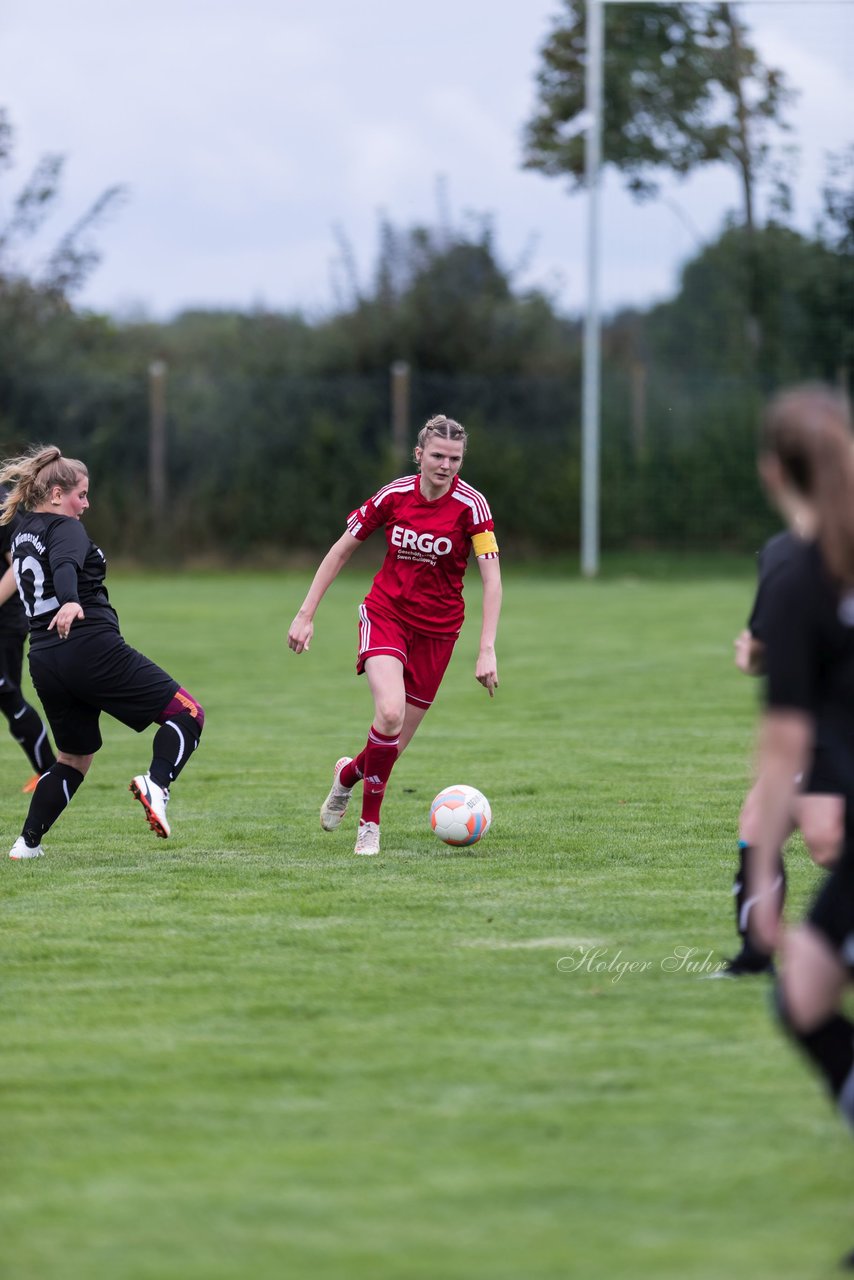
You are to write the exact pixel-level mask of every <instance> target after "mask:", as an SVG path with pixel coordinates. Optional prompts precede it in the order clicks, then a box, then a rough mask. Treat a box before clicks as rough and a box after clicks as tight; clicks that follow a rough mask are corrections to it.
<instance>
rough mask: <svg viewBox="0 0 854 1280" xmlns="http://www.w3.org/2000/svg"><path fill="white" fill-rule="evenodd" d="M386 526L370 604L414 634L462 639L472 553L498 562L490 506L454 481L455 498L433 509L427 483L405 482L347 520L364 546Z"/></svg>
mask: <svg viewBox="0 0 854 1280" xmlns="http://www.w3.org/2000/svg"><path fill="white" fill-rule="evenodd" d="M380 525H385V530H386V542H387V544H388V551H387V552H386V557H385V560H384V561H383V563H382V566H381V568H380V571H379V573H378V574H377V576H376V577H375V578H374V581H373V584H372V586H371V589H370V591H369V592H368V595H367V597H366V599H367V601H369V602H371V603H373V604H376V605H379V606H380V607H381V608H384V609H391V610H392V612H394V613H395V614H397V615H398V617H400V618H401V619H402V620H403V621H404V622H405V623H406V624H407V625H408V626H410V627H411V628H412V629H413V630H414V631H420V632H423V633H424V634H425V635H431V636H447V635H457V634H458V632H459V630H460V627H461V626H462V625H463V617H464V616H465V605H464V603H463V575H464V574H465V571H466V565H467V564H468V558H469V553H470V552H471V549H472V546H474V551H475V555H476V556H477V557H478V559H485V560H491V559H493V558H494V557H495V556H497V555H498V544H497V543H496V541H495V534H494V532H493V530H494V527H495V526H494V525H493V523H492V513H491V511H490V510H489V505H488V503H487V501H486V498H484V496H483V494H482V493H478V491H477V489H473V488H472V487H471V485H469V484H466V483H465V481H463V480H461V479H460V478H459V476H454V479H453V480H452V481H451V487H450V489H449V490H448V492H447V493H446V494H443V496H442V497H441V498H437V499H436V500H435V502H428V500H427V499H426V498H425V497H423V496H422V494H421V483H420V477H419V476H402V477H401V479H400V480H392V482H391V484H387V485H385V486H384V487H383V488H382V489H380V490H379V492H378V493H375V494H374V496H373V497H372V498H368V500H367V502H366V503H365V504H364V505H363V506H361V507H359V508H358V509H357V510H356V511H352V512H351V513H350V515H349V517H348V519H347V528H348V529H349V530H350V532H351V533H352V535H353V537H354V538H358V540H359V541H360V542H364V540H365V538H367V537H369V536H370V534H372V533H373V531H374V530H375V529H378V528H379V527H380Z"/></svg>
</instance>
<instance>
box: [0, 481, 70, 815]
mask: <svg viewBox="0 0 854 1280" xmlns="http://www.w3.org/2000/svg"><path fill="white" fill-rule="evenodd" d="M4 496H5V495H4V494H3V493H2V492H0V502H2V500H3V497H4ZM11 541H12V527H11V526H10V525H0V712H2V713H3V715H4V716H5V717H6V719H7V720H8V722H9V732H10V733H11V735H12V737H13V738H14V739H15V741H16V742H17V743H18V745H19V746H20V747H21V748H22V749H23V751H24V754H25V755H26V757H27V759H28V760H29V762H30V766H31V768H32V769H33V770H34V771H35V777H33V778H31V779H30V781H29V782H28V783H27V784H26V786H25V787H24V788H23V790H24V791H34V790H35V787H36V783H37V782H38V780H39V775H40V774H42V773H44V772H45V770H46V769H49V768H50V767H51V765H53V764H55V763H56V756H55V755H54V754H53V748H52V747H51V745H50V739H49V738H48V736H47V726H46V725H45V723H44V721H43V720H42V718H41V716H40V715H39V713H38V712H37V711H36V709H35V707H31V706H30V704H29V703H28V702H27V701H26V700H25V698H24V695H23V693H22V692H21V673H22V671H23V669H24V641H25V640H26V638H27V632H28V631H29V627H28V626H27V615H26V614H25V613H24V606H23V604H22V603H21V598H20V596H19V595H18V584H17V583H16V581H15V573H14V570H13V569H12V567H11V566H12V555H11V552H10V550H9V548H10V546H11Z"/></svg>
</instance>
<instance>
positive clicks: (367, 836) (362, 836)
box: [353, 822, 380, 857]
mask: <svg viewBox="0 0 854 1280" xmlns="http://www.w3.org/2000/svg"><path fill="white" fill-rule="evenodd" d="M379 851H380V829H379V827H378V826H377V824H376V823H375V822H360V823H359V834H358V835H357V836H356V847H355V848H354V850H353V852H354V853H361V854H364V855H365V856H367V857H372V856H373V855H374V854H375V853H379Z"/></svg>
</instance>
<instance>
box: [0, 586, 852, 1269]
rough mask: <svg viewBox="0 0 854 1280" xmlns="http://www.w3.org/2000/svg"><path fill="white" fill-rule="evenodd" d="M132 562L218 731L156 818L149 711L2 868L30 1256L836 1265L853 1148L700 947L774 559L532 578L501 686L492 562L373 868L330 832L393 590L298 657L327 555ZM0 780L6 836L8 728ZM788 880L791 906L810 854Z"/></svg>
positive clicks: (717, 899) (17, 1265)
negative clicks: (270, 566)
mask: <svg viewBox="0 0 854 1280" xmlns="http://www.w3.org/2000/svg"><path fill="white" fill-rule="evenodd" d="M111 582H112V593H113V598H114V600H115V602H116V604H117V607H118V609H119V612H120V616H121V618H122V623H123V630H124V633H125V635H126V636H127V637H128V639H129V640H130V641H131V643H134V644H136V645H137V646H138V647H139V648H141V649H143V650H144V651H146V652H149V653H150V654H151V656H152V657H154V658H156V659H157V660H158V661H160V662H161V663H162V664H163V665H165V666H167V667H168V668H169V669H170V670H172V671H173V672H174V674H175V675H176V676H177V677H179V678H180V679H181V681H182V682H183V683H184V684H185V685H186V686H187V687H188V688H189V689H191V690H192V691H193V692H194V693H195V694H196V695H197V696H198V697H199V699H200V700H201V701H202V702H203V703H204V705H205V708H206V711H207V716H208V719H207V725H206V729H205V735H204V738H203V741H202V747H201V749H200V750H199V753H198V755H197V756H196V758H195V759H194V760H193V761H192V763H191V764H190V766H189V767H188V769H187V770H186V772H185V773H184V775H183V776H182V778H181V779H180V781H179V782H178V783H177V784H176V786H175V788H174V790H173V799H172V804H171V806H170V820H171V821H172V823H173V831H174V835H173V838H172V839H170V840H169V841H168V842H163V841H158V840H156V839H154V838H153V837H152V836H151V835H150V834H149V832H148V830H147V828H146V826H145V823H144V820H143V816H142V812H141V810H140V809H139V806H138V805H136V804H135V802H134V801H133V800H132V798H131V797H130V795H129V793H128V792H127V783H128V780H129V778H130V777H131V776H132V774H134V773H137V772H139V771H140V770H142V769H144V768H145V767H147V763H148V759H149V744H150V738H151V735H150V734H145V735H143V736H141V737H137V736H136V735H134V734H132V733H131V732H129V731H128V730H126V729H124V728H122V727H121V726H119V725H117V724H115V723H113V722H111V721H105V724H104V736H105V749H104V751H103V752H102V754H101V755H100V756H99V757H98V759H97V760H96V763H95V765H94V767H93V770H92V772H91V773H90V775H89V779H88V780H87V782H86V785H85V786H84V788H83V789H82V790H81V791H80V792H79V793H78V796H77V798H76V799H75V801H74V804H73V805H72V807H71V808H70V809H69V811H68V812H67V813H66V814H65V816H64V817H63V819H62V820H61V821H60V823H59V824H58V825H57V827H56V828H55V829H54V830H53V831H52V832H51V833H50V834H49V835H48V836H47V837H46V838H45V841H44V844H45V848H46V850H47V856H46V857H45V858H44V859H43V860H40V861H39V862H37V863H33V864H22V865H17V864H13V863H10V862H9V861H8V859H6V858H5V857H4V858H3V859H2V863H3V865H2V869H0V875H1V876H2V885H0V903H2V944H1V945H2V975H3V977H2V1049H0V1080H1V1081H2V1098H3V1102H2V1115H0V1123H2V1136H0V1172H2V1179H0V1271H2V1274H3V1275H4V1276H8V1277H9V1278H10V1280H68V1278H69V1277H77V1276H81V1277H87V1278H88V1280H108V1278H109V1280H172V1278H173V1277H174V1278H175V1280H178V1278H179V1277H180V1280H237V1278H238V1277H240V1278H241V1280H242V1278H244V1277H251V1278H253V1280H268V1278H270V1280H272V1278H273V1277H277V1278H278V1277H289V1278H291V1277H293V1278H296V1280H299V1278H300V1277H303V1276H305V1277H315V1278H317V1280H333V1278H334V1280H339V1278H340V1280H351V1278H352V1280H361V1278H362V1277H364V1278H365V1280H410V1278H412V1280H415V1278H416V1277H417V1278H418V1280H546V1278H549V1280H558V1278H561V1280H563V1278H566V1277H572V1278H573V1280H574V1278H575V1277H577V1278H578V1280H606V1278H608V1280H610V1278H611V1277H613V1278H615V1280H621V1278H623V1277H632V1278H633V1280H638V1278H640V1280H670V1278H671V1277H673V1278H674V1280H675V1278H676V1277H680V1278H684V1277H690V1278H692V1280H694V1278H696V1280H705V1278H708V1280H713V1278H714V1280H720V1278H721V1277H728V1278H729V1280H742V1278H744V1280H765V1278H766V1277H767V1278H768V1280H771V1278H772V1277H773V1278H774V1280H788V1278H790V1277H791V1278H792V1280H812V1278H813V1277H816V1278H818V1277H825V1276H827V1277H829V1276H832V1275H834V1274H835V1272H836V1259H837V1257H838V1255H839V1254H841V1253H842V1252H843V1251H844V1250H846V1249H847V1248H850V1247H851V1246H852V1245H854V1219H852V1215H851V1203H850V1195H849V1193H848V1191H847V1189H846V1184H847V1183H848V1182H849V1181H850V1177H851V1170H852V1152H851V1149H850V1140H849V1139H848V1138H847V1137H846V1134H845V1133H844V1131H843V1129H842V1126H841V1124H840V1123H838V1122H837V1120H836V1118H835V1116H834V1114H833V1112H832V1110H831V1108H830V1106H829V1105H828V1103H827V1102H826V1101H825V1098H824V1096H823V1094H822V1093H821V1091H820V1089H819V1087H818V1085H817V1083H816V1082H815V1080H814V1079H813V1078H812V1077H811V1075H810V1073H809V1072H808V1070H807V1069H806V1068H805V1067H804V1066H803V1065H802V1063H801V1061H800V1060H799V1059H798V1058H797V1057H796V1056H795V1054H794V1053H793V1052H792V1051H791V1050H790V1049H789V1048H788V1047H787V1046H786V1045H785V1044H784V1043H783V1042H782V1040H781V1038H780V1036H779V1035H778V1033H777V1031H776V1029H775V1027H774V1025H773V1024H772V1021H771V1019H770V1017H769V1013H768V989H767V987H766V985H765V984H764V982H762V981H761V980H760V981H746V982H743V983H732V982H708V981H702V980H701V979H700V976H699V973H698V972H697V971H692V970H691V964H693V965H694V966H697V967H698V968H699V969H702V968H703V967H706V968H707V967H708V966H709V964H710V963H711V962H713V961H715V960H716V959H717V958H718V957H719V956H720V955H722V954H726V953H727V952H728V951H730V950H731V948H732V935H733V928H732V918H731V917H732V906H731V898H730V893H729V888H730V882H731V877H732V870H733V862H734V850H735V840H736V819H737V814H738V808H739V804H740V801H741V799H742V796H743V793H744V790H745V786H746V783H747V780H748V776H749V757H750V747H751V735H752V726H753V723H754V717H755V710H756V702H755V696H756V690H755V686H753V685H752V684H751V682H750V681H748V680H746V679H745V678H744V677H742V676H740V675H739V674H738V673H737V672H736V671H735V670H734V668H733V667H732V665H731V651H732V637H733V635H734V634H735V632H736V631H737V630H738V629H739V628H740V627H741V625H742V623H743V619H744V617H745V614H746V611H747V608H748V605H749V600H750V595H751V591H752V577H751V570H750V567H749V566H745V567H744V569H743V571H742V572H741V573H740V574H738V575H736V576H726V577H719V576H716V575H715V574H714V573H707V574H704V575H703V576H702V578H700V577H697V578H691V577H690V576H689V577H685V576H684V575H683V576H682V577H680V578H679V579H676V578H668V577H667V575H666V574H657V575H656V576H655V578H654V579H650V580H644V579H643V578H639V577H637V576H629V575H628V574H627V573H616V574H612V575H611V576H609V577H608V578H607V579H606V580H604V581H601V582H597V583H584V582H579V581H578V580H577V579H569V578H567V579H563V578H561V577H560V576H559V575H556V574H555V573H553V572H552V573H549V574H545V575H537V574H535V573H534V572H533V571H531V572H522V571H517V572H516V573H513V572H510V573H508V574H507V575H506V579H505V585H506V594H505V612H504V618H503V624H502V631H501V636H500V647H499V661H500V670H501V687H500V690H499V693H498V696H497V697H496V699H495V701H494V702H490V701H489V699H488V698H487V697H486V695H485V694H484V692H483V690H482V689H480V687H479V686H478V685H477V684H476V683H475V681H474V679H473V663H474V651H475V646H476V640H477V614H478V608H477V601H478V595H479V592H478V589H477V586H476V583H472V584H471V586H470V588H469V591H470V596H471V605H470V611H471V615H472V616H471V618H470V621H469V624H468V626H467V628H466V630H465V632H464V634H463V637H462V639H461V641H460V644H459V645H458V650H457V653H456V655H455V657H454V661H453V663H452V665H451V668H450V670H449V673H448V676H447V678H446V681H445V684H444V686H443V690H442V693H441V695H440V700H439V701H438V702H437V705H436V707H435V708H434V709H433V710H432V711H431V713H430V715H429V716H428V718H427V719H426V720H425V722H424V725H423V727H422V729H421V731H420V732H419V735H418V737H417V738H416V739H415V742H414V743H413V745H412V747H411V748H410V750H409V752H408V753H407V755H406V756H404V757H403V759H402V760H401V762H400V764H399V765H398V767H397V769H396V771H395V774H394V776H393V780H392V785H391V788H390V791H389V795H388V799H387V802H386V809H385V813H384V824H383V855H382V856H381V858H379V859H375V860H370V859H359V858H356V857H354V856H353V854H352V842H353V822H354V819H351V818H349V817H348V821H347V824H346V827H345V828H342V829H341V830H340V831H339V832H337V833H335V834H332V835H328V834H325V833H323V832H321V830H320V828H319V826H318V822H317V808H318V805H319V803H320V800H321V799H322V797H323V794H324V793H325V790H326V788H327V785H328V777H329V772H330V769H331V765H332V763H333V761H334V760H335V759H336V758H337V756H338V755H340V754H342V752H345V751H346V752H348V753H355V750H356V749H357V748H358V747H359V746H360V745H361V743H362V741H363V739H364V735H365V731H366V729H367V725H368V722H369V715H370V711H369V700H368V693H367V689H366V687H365V685H364V681H359V680H357V679H356V678H355V676H354V675H353V674H352V663H353V656H354V644H355V606H356V604H357V602H358V600H359V599H360V598H361V595H360V592H361V591H362V590H363V588H364V586H365V585H366V579H365V578H364V577H360V576H358V575H353V576H350V577H346V578H343V579H342V580H341V581H339V582H338V583H337V584H336V586H335V587H334V588H333V591H332V592H331V593H330V596H329V597H328V598H327V600H326V601H325V602H324V604H323V606H322V609H321V612H320V614H319V617H318V625H317V635H316V638H315V642H314V644H313V647H312V650H311V653H310V654H308V655H303V656H302V657H300V658H296V657H295V656H294V655H293V654H291V653H289V652H288V651H287V649H286V646H285V643H284V636H285V633H286V630H287V626H288V623H289V621H290V619H291V617H292V615H293V612H294V610H295V608H296V606H297V604H298V603H299V601H300V599H301V597H302V594H303V591H304V588H305V584H306V582H307V576H305V575H296V574H292V575H278V576H276V575H272V574H270V575H267V576H257V577H245V576H244V577H237V576H226V575H215V574H209V575H186V576H183V577H180V578H179V577H174V578H168V579H163V578H155V577H147V576H132V575H128V576H115V575H113V576H112V578H111ZM0 776H2V795H3V801H2V804H3V810H2V811H3V817H4V824H3V826H4V831H5V837H4V838H5V839H6V840H7V846H6V847H8V845H11V843H12V840H13V839H14V837H15V836H16V835H17V834H18V831H19V827H20V819H21V817H22V816H23V812H24V810H25V798H24V797H22V796H21V795H20V792H19V787H20V784H21V783H22V782H23V781H24V779H25V778H26V776H27V769H26V762H25V761H24V758H23V756H22V755H21V753H20V751H19V749H18V748H17V747H15V745H14V744H13V743H12V741H11V739H9V738H7V737H6V736H5V735H4V736H3V739H2V741H0ZM458 781H463V782H468V783H472V784H474V785H476V786H479V787H481V788H482V789H483V790H484V791H485V793H486V794H487V795H488V796H489V798H490V800H491V801H492V805H493V811H494V815H495V820H494V825H493V829H492V831H491V832H490V833H489V835H488V836H487V838H486V839H485V840H484V841H483V842H482V843H481V844H480V845H477V846H475V847H474V848H473V849H472V850H468V851H453V850H450V849H448V848H446V847H445V846H443V845H441V844H440V843H439V842H438V841H437V840H436V839H435V837H433V835H432V834H431V832H430V830H429V827H428V822H427V813H428V809H429V803H430V800H431V799H432V797H433V795H434V794H435V793H436V792H437V791H438V790H439V789H440V788H441V787H442V786H443V785H445V784H447V783H452V782H458ZM4 852H5V850H4ZM790 879H791V888H792V892H791V898H790V902H791V907H792V910H793V911H797V910H798V909H799V907H800V906H801V905H802V904H803V902H804V899H805V896H806V895H807V894H808V893H809V891H810V889H811V886H812V885H813V883H814V875H813V872H812V869H811V867H810V865H809V864H808V862H807V861H806V859H805V856H804V855H803V853H802V851H801V850H800V849H799V848H795V849H793V853H792V857H791V859H790ZM591 948H592V949H593V950H590V949H591ZM688 952H690V953H691V963H690V964H689V963H687V962H683V961H681V960H680V958H679V957H684V955H685V954H686V953H688ZM585 956H586V959H585V958H584V957H585ZM710 957H711V959H710ZM603 963H604V964H606V965H609V966H611V967H610V969H607V968H606V969H605V970H604V971H603V970H602V969H601V965H602V964H603ZM597 966H599V967H598V968H597ZM621 966H623V967H621ZM626 966H628V967H626Z"/></svg>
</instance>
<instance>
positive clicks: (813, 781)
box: [712, 511, 845, 978]
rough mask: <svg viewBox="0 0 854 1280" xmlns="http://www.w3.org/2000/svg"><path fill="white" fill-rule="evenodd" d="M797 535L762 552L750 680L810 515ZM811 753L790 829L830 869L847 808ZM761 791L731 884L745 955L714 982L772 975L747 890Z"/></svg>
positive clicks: (747, 649)
mask: <svg viewBox="0 0 854 1280" xmlns="http://www.w3.org/2000/svg"><path fill="white" fill-rule="evenodd" d="M797 514H798V523H799V531H798V533H793V532H791V531H790V530H786V531H785V532H783V533H777V534H775V535H774V537H773V538H770V539H769V540H768V542H766V543H765V545H764V547H763V548H762V549H761V551H760V552H759V581H758V584H757V589H756V596H755V598H754V601H753V607H752V609H751V612H750V617H749V619H748V622H747V627H746V628H745V630H744V631H742V632H741V634H740V635H739V636H737V638H736V641H735V665H736V666H737V667H738V668H739V670H740V671H743V672H744V673H745V674H746V675H751V676H759V675H762V673H763V670H764V647H765V646H764V643H763V634H764V628H765V611H766V601H767V599H768V593H769V590H770V589H772V587H773V584H774V581H775V579H776V577H777V575H778V574H779V573H780V571H781V570H782V569H783V568H784V566H785V565H786V562H787V561H788V559H789V558H790V557H791V556H792V555H794V554H795V553H796V551H797V548H798V545H799V543H800V542H801V541H802V540H803V538H804V537H806V536H808V534H809V532H810V530H809V527H808V525H809V521H808V518H807V513H806V512H803V511H799V512H798V513H797ZM805 522H806V523H805ZM819 737H820V730H819V735H818V736H817V740H816V743H815V746H814V750H813V758H812V763H811V766H810V770H809V772H808V774H807V776H806V777H805V778H804V780H803V787H802V789H801V791H800V792H799V793H798V794H797V795H796V796H795V800H794V805H793V809H792V829H793V830H794V829H800V832H801V835H802V837H803V841H804V844H805V845H806V848H807V850H808V852H809V855H810V857H811V858H812V860H813V862H815V863H816V865H817V866H820V867H831V866H833V864H834V862H835V861H836V859H837V857H838V856H839V850H840V848H841V845H842V833H843V822H844V812H845V804H844V800H843V798H842V796H841V795H837V794H835V792H836V783H835V782H834V781H833V773H832V768H831V767H829V766H828V763H827V761H826V755H825V752H824V751H823V750H822V748H821V747H820V746H819V742H818V738H819ZM756 810H757V788H756V786H753V787H752V788H751V790H750V791H749V792H748V794H747V796H746V798H745V801H744V804H743V805H742V808H741V813H740V815H739V822H738V835H739V841H738V860H739V865H738V870H737V871H736V874H735V880H734V883H733V896H734V899H735V919H736V929H737V930H738V935H739V938H740V939H741V950H740V951H739V952H738V954H737V955H735V956H734V957H733V958H732V959H731V960H727V961H726V963H725V966H724V968H723V969H720V970H719V971H718V972H717V973H715V974H713V975H712V976H713V977H732V978H739V977H743V976H745V975H749V974H757V973H773V969H774V966H773V964H772V961H771V957H770V956H769V955H766V954H764V953H763V952H761V951H760V950H759V949H758V948H757V947H756V946H755V944H754V943H753V942H752V941H751V938H750V931H749V927H748V926H749V920H750V911H751V909H752V906H753V902H752V900H751V898H750V896H749V894H748V888H747V873H746V866H747V862H748V861H749V859H750V857H751V849H752V848H753V846H754V845H755V843H756V822H757V811H756ZM776 888H777V891H778V892H779V893H780V895H781V903H782V901H783V899H784V898H785V892H786V872H785V867H784V864H783V859H782V857H781V858H780V865H779V868H778V874H777V881H776Z"/></svg>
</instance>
